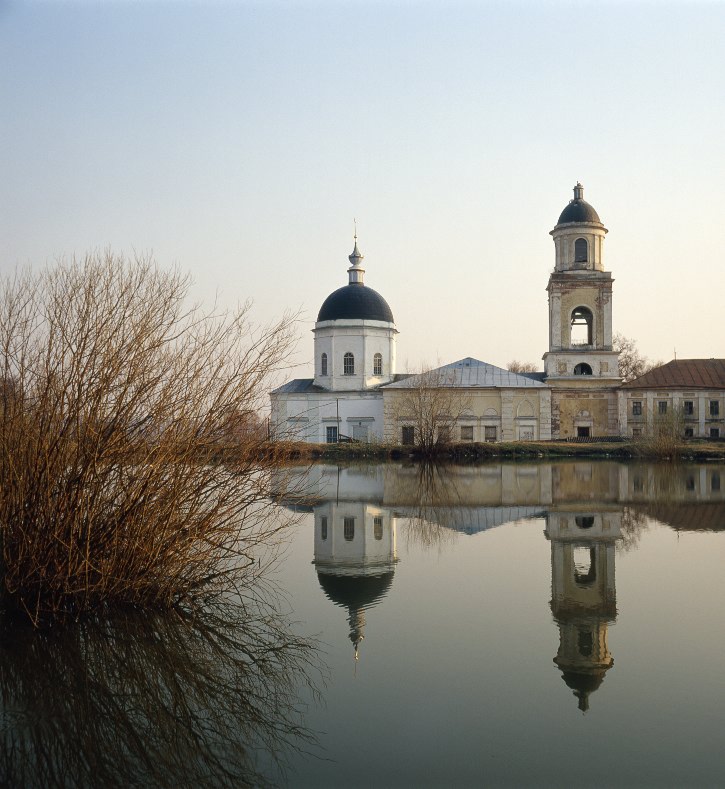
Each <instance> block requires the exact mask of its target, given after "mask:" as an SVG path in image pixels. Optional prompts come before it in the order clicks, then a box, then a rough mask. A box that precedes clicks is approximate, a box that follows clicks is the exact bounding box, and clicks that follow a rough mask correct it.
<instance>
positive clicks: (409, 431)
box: [402, 425, 415, 446]
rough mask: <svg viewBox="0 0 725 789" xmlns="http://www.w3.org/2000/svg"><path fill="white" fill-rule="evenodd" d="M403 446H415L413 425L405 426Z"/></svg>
mask: <svg viewBox="0 0 725 789" xmlns="http://www.w3.org/2000/svg"><path fill="white" fill-rule="evenodd" d="M402 443H403V444H407V445H408V446H411V445H412V444H415V428H414V427H413V425H403V441H402Z"/></svg>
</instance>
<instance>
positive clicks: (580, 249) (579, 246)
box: [574, 238, 589, 263]
mask: <svg viewBox="0 0 725 789" xmlns="http://www.w3.org/2000/svg"><path fill="white" fill-rule="evenodd" d="M588 246H589V245H588V244H587V240H586V238H577V240H576V241H575V242H574V262H575V263H586V262H587V260H588V255H587V251H588V250H587V248H588Z"/></svg>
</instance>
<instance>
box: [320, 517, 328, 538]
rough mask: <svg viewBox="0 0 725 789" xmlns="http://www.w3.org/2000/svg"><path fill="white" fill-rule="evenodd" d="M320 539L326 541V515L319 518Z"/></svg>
mask: <svg viewBox="0 0 725 789" xmlns="http://www.w3.org/2000/svg"><path fill="white" fill-rule="evenodd" d="M320 537H321V538H322V539H323V540H326V539H327V515H323V516H322V517H321V518H320Z"/></svg>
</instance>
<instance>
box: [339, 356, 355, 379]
mask: <svg viewBox="0 0 725 789" xmlns="http://www.w3.org/2000/svg"><path fill="white" fill-rule="evenodd" d="M342 372H343V375H355V357H354V356H353V355H352V354H351V353H350V351H348V352H347V353H346V354H345V355H344V356H343V357H342Z"/></svg>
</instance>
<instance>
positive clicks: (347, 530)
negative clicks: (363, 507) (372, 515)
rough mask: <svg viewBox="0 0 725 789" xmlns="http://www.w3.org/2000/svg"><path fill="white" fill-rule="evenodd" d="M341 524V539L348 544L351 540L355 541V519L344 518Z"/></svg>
mask: <svg viewBox="0 0 725 789" xmlns="http://www.w3.org/2000/svg"><path fill="white" fill-rule="evenodd" d="M342 523H343V530H342V534H343V537H344V538H345V539H346V540H347V541H348V542H351V541H352V540H354V539H355V518H344V519H343V522H342Z"/></svg>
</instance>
